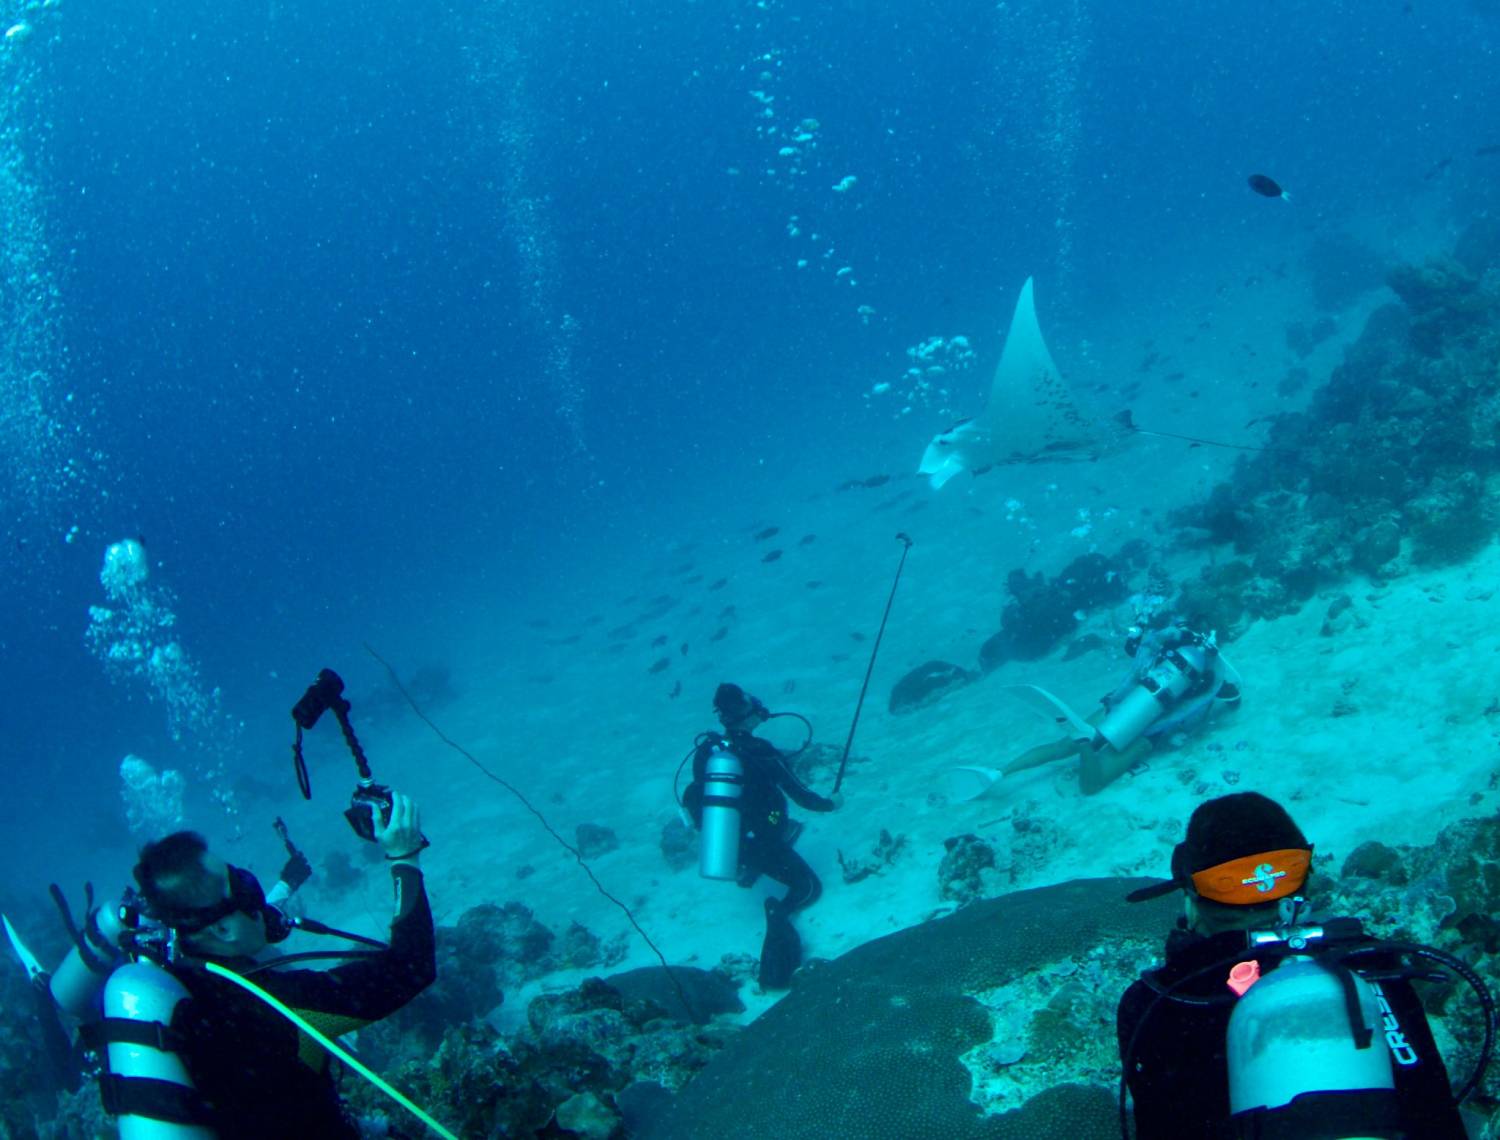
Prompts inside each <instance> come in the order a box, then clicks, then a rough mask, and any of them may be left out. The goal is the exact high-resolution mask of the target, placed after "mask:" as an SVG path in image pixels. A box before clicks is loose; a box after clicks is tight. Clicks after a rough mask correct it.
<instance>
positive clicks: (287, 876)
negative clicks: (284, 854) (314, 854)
mask: <svg viewBox="0 0 1500 1140" xmlns="http://www.w3.org/2000/svg"><path fill="white" fill-rule="evenodd" d="M279 878H280V879H281V881H282V882H283V883H285V884H286V889H287V893H288V894H291V893H292V892H294V891H296V890H297V889H298V888H299V887H301V886H302V884H303V883H305V882H307V880H308V879H310V878H312V864H311V863H309V862H308V861H307V856H306V855H304V854H302V852H300V851H298V852H296V853H295V854H294V855H292V857H291V858H290V859H288V860H287V861H286V866H284V867H282V868H281V875H280V876H279Z"/></svg>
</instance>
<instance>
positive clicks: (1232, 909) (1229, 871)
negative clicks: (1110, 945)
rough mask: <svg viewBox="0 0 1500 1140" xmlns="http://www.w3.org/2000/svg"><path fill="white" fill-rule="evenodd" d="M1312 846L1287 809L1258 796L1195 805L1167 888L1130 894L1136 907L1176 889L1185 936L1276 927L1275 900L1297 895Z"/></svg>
mask: <svg viewBox="0 0 1500 1140" xmlns="http://www.w3.org/2000/svg"><path fill="white" fill-rule="evenodd" d="M1312 852H1313V847H1312V844H1311V843H1309V842H1308V841H1307V837H1306V836H1305V835H1303V834H1302V829H1301V828H1299V827H1298V826H1297V825H1296V823H1294V822H1293V821H1292V817H1291V816H1290V815H1288V814H1287V810H1286V809H1285V808H1284V807H1282V806H1281V805H1280V804H1278V803H1277V802H1276V801H1275V800H1272V799H1269V798H1268V797H1266V796H1263V795H1261V794H1260V793H1259V792H1236V793H1234V794H1233V795H1228V796H1219V797H1218V798H1217V799H1212V800H1207V801H1205V802H1204V803H1201V804H1199V805H1198V807H1197V808H1196V809H1195V810H1194V811H1193V815H1192V818H1191V819H1189V820H1188V827H1187V835H1186V837H1185V838H1184V839H1183V841H1182V842H1181V843H1179V844H1178V845H1177V846H1176V848H1174V849H1173V851H1172V878H1171V880H1170V881H1169V882H1165V883H1160V884H1157V885H1156V886H1152V887H1146V888H1143V889H1142V890H1139V891H1135V892H1133V893H1132V895H1131V898H1132V899H1134V900H1136V901H1139V900H1140V899H1145V898H1155V897H1157V896H1159V895H1163V894H1167V893H1169V892H1170V891H1172V890H1174V889H1179V888H1180V889H1181V890H1182V891H1183V892H1184V893H1185V894H1186V896H1187V897H1186V899H1185V901H1184V904H1183V908H1184V914H1185V916H1186V919H1187V925H1188V929H1190V930H1196V931H1197V932H1198V933H1200V934H1217V933H1219V932H1221V931H1224V930H1253V929H1259V928H1262V927H1266V926H1274V925H1276V923H1277V920H1278V912H1279V910H1280V903H1281V900H1282V899H1284V898H1288V897H1290V896H1292V895H1295V894H1300V893H1302V889H1303V887H1304V886H1305V885H1306V883H1307V875H1308V872H1309V870H1310V869H1311V867H1312Z"/></svg>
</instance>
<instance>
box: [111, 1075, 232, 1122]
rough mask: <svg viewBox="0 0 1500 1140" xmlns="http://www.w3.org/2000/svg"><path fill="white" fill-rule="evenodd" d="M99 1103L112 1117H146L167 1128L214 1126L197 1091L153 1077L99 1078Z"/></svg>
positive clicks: (211, 1115) (207, 1109)
mask: <svg viewBox="0 0 1500 1140" xmlns="http://www.w3.org/2000/svg"><path fill="white" fill-rule="evenodd" d="M99 1099H100V1101H101V1102H102V1103H103V1105H104V1111H105V1112H107V1113H109V1115H111V1116H143V1117H145V1118H146V1119H147V1120H159V1121H162V1122H164V1123H167V1124H211V1123H212V1122H213V1114H212V1113H211V1112H210V1111H209V1108H208V1105H207V1104H205V1103H204V1101H203V1098H202V1097H200V1096H199V1095H198V1092H197V1090H196V1089H191V1088H189V1087H188V1086H187V1085H180V1084H178V1083H177V1082H176V1081H161V1080H155V1079H153V1078H150V1077H122V1076H119V1075H117V1074H115V1073H101V1074H100V1075H99Z"/></svg>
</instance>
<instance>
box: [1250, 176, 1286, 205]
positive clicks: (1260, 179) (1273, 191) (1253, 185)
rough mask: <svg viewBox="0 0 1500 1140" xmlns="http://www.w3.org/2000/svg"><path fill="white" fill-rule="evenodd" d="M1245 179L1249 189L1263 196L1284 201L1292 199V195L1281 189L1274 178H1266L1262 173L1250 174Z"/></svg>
mask: <svg viewBox="0 0 1500 1140" xmlns="http://www.w3.org/2000/svg"><path fill="white" fill-rule="evenodd" d="M1247 181H1248V182H1249V183H1250V189H1252V190H1254V191H1255V192H1256V193H1257V194H1259V195H1261V196H1262V197H1263V198H1280V199H1281V200H1282V201H1284V202H1290V201H1291V200H1292V196H1291V195H1290V194H1288V193H1287V192H1286V191H1285V190H1283V189H1282V188H1281V186H1280V185H1279V184H1278V183H1277V181H1276V179H1274V178H1267V177H1266V176H1265V175H1264V174H1252V175H1251V176H1250V177H1249V178H1248V179H1247Z"/></svg>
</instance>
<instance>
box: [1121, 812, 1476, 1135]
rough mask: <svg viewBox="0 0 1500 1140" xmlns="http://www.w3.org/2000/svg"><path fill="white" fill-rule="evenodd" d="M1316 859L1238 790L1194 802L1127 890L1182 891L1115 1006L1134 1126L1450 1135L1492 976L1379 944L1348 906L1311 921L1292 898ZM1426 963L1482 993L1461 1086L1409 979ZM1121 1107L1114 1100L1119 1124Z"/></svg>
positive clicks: (1144, 1130) (1426, 951) (1173, 1131)
mask: <svg viewBox="0 0 1500 1140" xmlns="http://www.w3.org/2000/svg"><path fill="white" fill-rule="evenodd" d="M1312 857H1313V846H1312V844H1311V843H1309V842H1308V841H1307V837H1306V836H1305V835H1304V834H1303V833H1302V830H1301V829H1300V828H1299V827H1298V826H1297V825H1296V823H1294V822H1293V820H1292V818H1291V816H1290V815H1288V814H1287V812H1286V809H1285V808H1283V807H1282V806H1281V805H1280V804H1278V803H1276V802H1275V801H1274V800H1271V799H1269V798H1267V797H1266V796H1263V795H1261V794H1259V793H1257V792H1239V793H1236V794H1233V795H1227V796H1221V797H1219V798H1217V799H1213V800H1208V801H1206V802H1204V803H1201V804H1199V805H1198V807H1197V809H1196V810H1194V812H1193V814H1192V817H1191V819H1190V820H1189V821H1188V826H1187V834H1186V836H1185V838H1184V839H1183V841H1182V842H1181V843H1179V844H1178V845H1177V847H1176V848H1175V849H1174V851H1173V852H1172V877H1171V879H1170V880H1167V881H1165V882H1161V883H1158V884H1155V885H1153V886H1147V887H1143V888H1141V889H1140V890H1137V891H1135V892H1133V893H1132V894H1131V895H1130V896H1129V897H1130V901H1132V902H1138V901H1143V900H1145V899H1149V898H1157V897H1160V896H1161V895H1165V894H1168V893H1170V892H1172V891H1174V890H1181V891H1182V892H1183V896H1184V897H1183V915H1182V917H1180V918H1179V919H1178V920H1177V926H1176V928H1175V929H1174V930H1173V931H1172V932H1171V934H1170V935H1169V936H1168V938H1167V946H1166V961H1165V963H1164V964H1162V965H1161V966H1158V967H1156V968H1154V969H1151V970H1148V971H1147V972H1146V973H1144V974H1143V975H1142V976H1141V977H1140V979H1139V980H1138V981H1136V982H1134V983H1132V984H1131V986H1130V987H1129V988H1128V989H1127V990H1126V991H1125V993H1124V995H1123V996H1122V997H1121V999H1120V1003H1119V1009H1118V1014H1117V1030H1118V1037H1119V1047H1120V1058H1121V1068H1122V1074H1123V1080H1124V1084H1125V1086H1126V1087H1127V1088H1128V1089H1129V1092H1130V1097H1131V1100H1132V1101H1133V1102H1134V1108H1135V1112H1134V1115H1135V1135H1136V1136H1137V1137H1138V1138H1139V1140H1231V1138H1238V1137H1252V1136H1253V1137H1267V1138H1270V1137H1298V1138H1303V1137H1330V1138H1332V1137H1369V1138H1375V1137H1379V1138H1381V1140H1463V1137H1464V1136H1465V1130H1464V1125H1463V1121H1462V1119H1461V1118H1460V1114H1459V1110H1458V1104H1459V1102H1460V1101H1462V1099H1463V1098H1464V1096H1466V1095H1467V1093H1468V1092H1469V1091H1470V1090H1472V1089H1473V1088H1474V1087H1475V1086H1476V1085H1477V1083H1478V1081H1479V1080H1480V1078H1481V1077H1482V1076H1483V1071H1484V1067H1485V1064H1486V1062H1487V1061H1488V1057H1489V1051H1490V1047H1491V1044H1492V1039H1493V1033H1494V1008H1493V1001H1492V999H1491V997H1490V994H1489V992H1488V990H1487V989H1486V987H1485V985H1484V983H1483V981H1481V980H1480V979H1479V977H1478V976H1477V975H1476V974H1475V973H1474V971H1473V970H1472V969H1470V968H1469V967H1468V966H1467V965H1466V964H1465V963H1464V962H1462V961H1460V960H1459V959H1456V958H1454V957H1452V956H1451V955H1448V954H1446V953H1444V952H1442V951H1438V950H1434V949H1433V948H1431V947H1427V946H1421V945H1417V944H1414V943H1404V942H1383V941H1379V940H1377V939H1375V938H1373V937H1371V936H1369V935H1367V934H1365V933H1364V930H1363V929H1362V927H1361V925H1360V922H1359V920H1358V919H1352V918H1332V919H1325V920H1322V921H1321V922H1318V923H1316V924H1314V923H1313V922H1312V921H1311V920H1310V919H1309V917H1308V914H1307V911H1306V909H1305V907H1306V900H1305V898H1304V897H1303V892H1304V888H1305V886H1306V883H1307V879H1308V876H1309V873H1310V871H1311V868H1312ZM1434 964H1436V965H1438V966H1441V967H1443V968H1445V969H1446V970H1447V971H1448V972H1450V973H1453V974H1456V975H1458V976H1459V977H1460V978H1462V979H1463V980H1464V981H1465V982H1467V983H1468V984H1469V985H1470V987H1471V988H1472V989H1473V991H1474V994H1475V995H1476V996H1477V997H1478V998H1479V1001H1480V1004H1481V1006H1482V1007H1483V1016H1484V1023H1485V1026H1486V1030H1485V1042H1484V1045H1483V1046H1482V1048H1481V1049H1480V1050H1479V1059H1478V1062H1477V1064H1476V1066H1475V1070H1474V1072H1473V1074H1472V1075H1471V1076H1470V1078H1469V1080H1468V1081H1467V1082H1466V1084H1465V1086H1464V1088H1463V1089H1462V1090H1460V1092H1459V1093H1458V1094H1457V1095H1455V1094H1454V1093H1453V1091H1452V1090H1451V1089H1450V1086H1449V1083H1448V1072H1447V1069H1446V1067H1445V1066H1444V1064H1443V1058H1442V1056H1441V1055H1440V1054H1439V1052H1438V1049H1437V1045H1436V1043H1435V1042H1434V1040H1433V1035H1432V1029H1431V1027H1430V1026H1429V1025H1428V1022H1427V1015H1426V1013H1425V1012H1424V1010H1423V1005H1422V1001H1421V999H1420V997H1419V996H1418V994H1417V992H1416V990H1415V989H1414V988H1413V986H1412V981H1413V980H1414V979H1419V978H1420V979H1429V980H1430V979H1431V976H1432V968H1433V965H1434ZM1122 1092H1123V1090H1122ZM1125 1112H1126V1108H1125V1102H1124V1100H1123V1096H1122V1101H1121V1131H1122V1135H1128V1131H1127V1126H1126V1121H1125Z"/></svg>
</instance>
